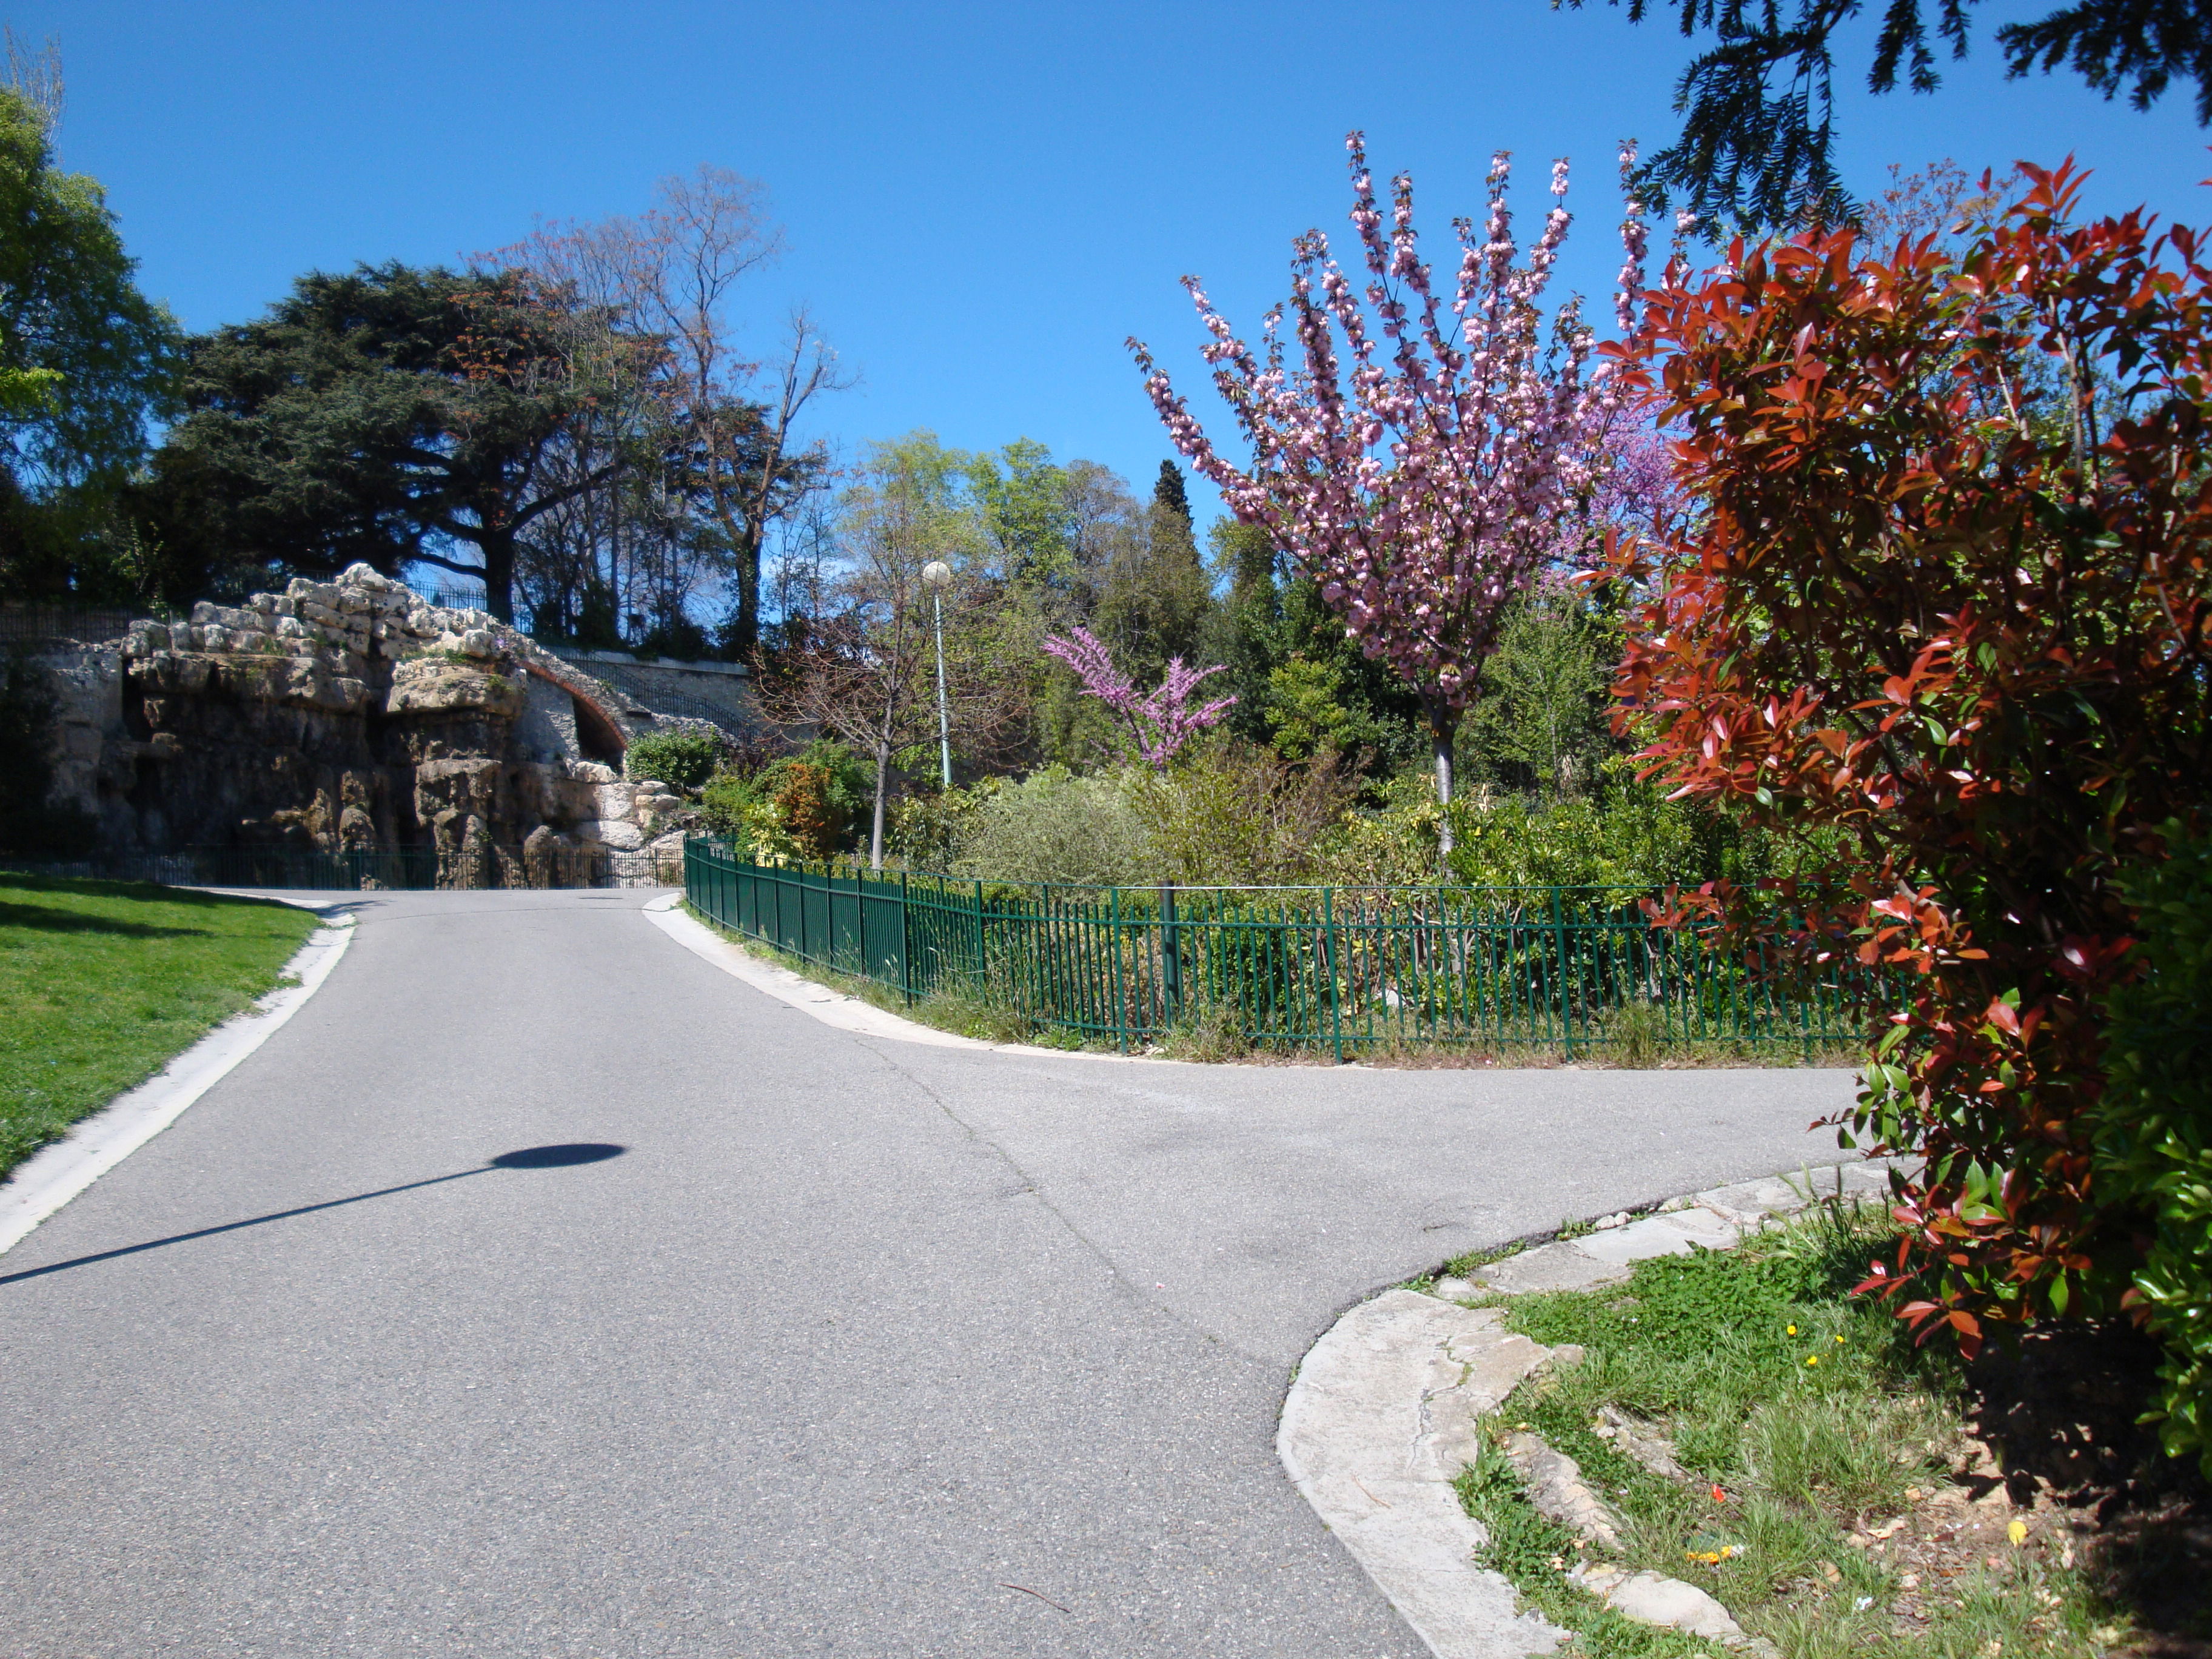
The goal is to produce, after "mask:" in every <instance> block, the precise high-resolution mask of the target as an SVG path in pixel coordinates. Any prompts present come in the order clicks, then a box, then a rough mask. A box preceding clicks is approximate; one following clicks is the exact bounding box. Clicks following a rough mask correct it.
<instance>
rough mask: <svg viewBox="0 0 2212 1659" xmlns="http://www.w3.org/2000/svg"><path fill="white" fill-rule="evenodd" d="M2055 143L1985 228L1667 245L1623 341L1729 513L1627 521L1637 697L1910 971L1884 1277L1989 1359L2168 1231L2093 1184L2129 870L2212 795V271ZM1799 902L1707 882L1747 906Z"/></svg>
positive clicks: (1687, 767) (1850, 939) (1804, 893)
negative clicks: (1890, 239)
mask: <svg viewBox="0 0 2212 1659" xmlns="http://www.w3.org/2000/svg"><path fill="white" fill-rule="evenodd" d="M2026 172H2027V174H2028V176H2029V177H2030V178H2031V179H2032V180H2033V185H2032V188H2030V189H2029V190H2028V191H2027V193H2026V194H2025V196H2024V197H2022V198H2021V200H2020V201H2018V202H2017V203H2015V204H2014V205H2013V206H2012V208H2011V209H2010V210H2009V211H2008V213H2006V214H2005V215H2004V216H2002V219H2001V220H2000V221H1999V222H1997V223H1996V224H1994V225H1992V226H1990V227H1989V228H1986V229H1984V231H1983V232H1981V233H1980V234H1978V236H1976V237H1975V238H1974V240H1972V245H1971V246H1967V247H1966V250H1965V251H1964V252H1960V253H1956V254H1954V253H1951V252H1946V251H1945V250H1944V249H1943V248H1942V247H1941V246H1938V245H1937V239H1936V238H1935V237H1933V236H1929V237H1926V238H1923V239H1922V240H1917V241H1913V240H1900V241H1899V243H1898V244H1897V245H1896V246H1894V247H1886V248H1868V247H1865V246H1862V245H1861V243H1860V241H1859V240H1858V239H1857V236H1856V235H1855V234H1853V233H1852V232H1850V231H1849V230H1844V231H1838V232H1835V233H1832V234H1808V235H1805V236H1802V237H1799V238H1797V239H1796V240H1792V241H1790V242H1787V243H1783V244H1778V245H1772V244H1770V245H1763V246H1756V247H1749V246H1745V245H1744V244H1743V243H1741V242H1738V243H1736V244H1735V246H1732V247H1731V248H1730V249H1729V253H1728V257H1727V259H1726V261H1725V262H1724V264H1723V265H1722V266H1721V267H1720V268H1719V269H1718V270H1714V271H1712V272H1711V273H1708V274H1705V275H1704V276H1697V275H1693V274H1692V273H1691V272H1689V271H1688V270H1685V269H1684V268H1683V267H1682V266H1681V265H1680V264H1679V263H1678V264H1674V265H1672V266H1670V268H1669V270H1668V274H1667V278H1666V281H1665V283H1664V285H1663V286H1662V287H1661V288H1660V289H1656V290H1655V291H1654V292H1653V293H1652V294H1651V295H1649V296H1648V299H1647V303H1646V306H1645V308H1644V315H1643V318H1642V320H1641V323H1640V325H1639V327H1638V331H1637V332H1636V334H1635V336H1634V337H1633V339H1632V341H1631V343H1629V344H1628V345H1627V346H1626V348H1625V349H1624V350H1623V354H1622V356H1623V362H1624V363H1625V365H1626V367H1628V368H1630V369H1631V370H1632V372H1633V374H1635V376H1636V378H1637V380H1638V382H1639V383H1640V384H1641V385H1642V386H1644V388H1646V389H1647V390H1648V391H1649V392H1650V394H1651V396H1652V398H1653V401H1654V403H1655V404H1656V412H1657V413H1658V416H1659V417H1660V419H1661V421H1662V423H1664V424H1665V426H1666V427H1667V428H1668V429H1670V430H1673V431H1675V432H1677V433H1679V434H1680V438H1679V441H1676V442H1675V444H1674V458H1675V462H1676V465H1677V468H1678V471H1679V475H1680V478H1681V480H1682V481H1683V483H1685V484H1686V485H1687V486H1689V487H1691V488H1692V489H1693V490H1694V491H1695V492H1696V493H1697V494H1698V495H1699V496H1701V497H1702V498H1703V500H1704V501H1705V505H1706V508H1707V513H1706V516H1705V517H1704V518H1703V519H1702V520H1699V522H1697V523H1696V524H1694V525H1692V526H1685V527H1683V528H1681V529H1680V530H1678V531H1676V532H1674V533H1672V534H1669V535H1666V536H1663V537H1657V538H1650V537H1647V538H1638V539H1637V540H1634V541H1632V542H1628V543H1626V544H1623V545H1622V546H1621V547H1620V550H1619V555H1618V560H1617V564H1616V571H1617V574H1618V575H1619V577H1620V580H1621V581H1622V582H1623V584H1624V585H1625V586H1626V591H1627V592H1630V593H1632V594H1633V595H1635V596H1638V598H1637V611H1636V614H1635V616H1634V617H1633V618H1632V623H1631V626H1630V628H1629V630H1628V641H1629V649H1628V654H1627V658H1626V661H1625V662H1624V664H1623V665H1622V668H1621V671H1620V678H1619V681H1618V683H1617V694H1618V696H1619V698H1620V714H1619V718H1620V721H1621V723H1622V726H1623V728H1624V729H1629V730H1635V731H1638V732H1641V733H1642V735H1643V736H1644V738H1646V739H1648V747H1647V748H1646V749H1645V750H1644V758H1645V759H1646V761H1647V762H1648V763H1649V765H1650V769H1651V770H1652V772H1653V773H1654V774H1655V775H1657V776H1658V777H1659V778H1660V779H1662V781H1663V783H1664V785H1665V787H1668V788H1669V789H1670V790H1672V791H1674V793H1679V794H1683V795H1687V796H1691V797H1698V798H1703V799H1710V800H1715V801H1723V802H1730V803H1734V804H1735V805H1736V806H1737V807H1738V809H1739V810H1741V811H1742V812H1743V813H1744V814H1745V815H1746V816H1747V818H1749V819H1750V820H1751V821H1752V822H1753V823H1759V824H1763V825H1765V826H1766V827H1768V828H1769V829H1772V830H1773V831H1774V832H1776V833H1778V834H1779V835H1783V836H1800V835H1802V834H1804V833H1806V832H1808V831H1812V830H1818V831H1820V832H1822V833H1826V834H1829V835H1832V836H1837V837H1838V839H1839V840H1840V842H1841V843H1842V848H1843V851H1842V854H1841V855H1840V856H1838V857H1836V858H1834V859H1832V860H1829V861H1827V862H1826V863H1825V864H1824V865H1822V866H1819V867H1817V868H1814V869H1810V870H1808V871H1807V872H1803V873H1802V875H1801V877H1800V878H1798V879H1796V880H1793V881H1790V882H1787V883H1784V884H1783V885H1782V888H1781V891H1780V893H1779V895H1778V896H1779V897H1780V899H1781V900H1782V901H1783V905H1782V908H1783V909H1784V910H1785V911H1786V912H1788V913H1789V914H1790V915H1793V916H1794V917H1796V918H1798V919H1799V921H1800V923H1801V925H1799V926H1797V927H1795V928H1794V929H1793V930H1792V931H1791V932H1790V935H1789V937H1788V939H1787V940H1786V943H1788V944H1789V945H1791V946H1793V947H1794V948H1795V949H1796V951H1797V953H1798V959H1799V960H1800V961H1801V962H1802V963H1806V964H1808V965H1810V966H1818V965H1819V964H1820V963H1825V962H1826V961H1827V960H1828V959H1830V958H1831V957H1833V956H1834V955H1835V954H1836V953H1838V952H1845V951H1849V952H1852V953H1855V954H1856V956H1857V958H1858V959H1859V960H1860V961H1861V962H1862V963H1866V964H1868V965H1869V966H1875V965H1880V966H1882V967H1886V968H1888V969H1893V970H1895V971H1896V974H1897V975H1898V977H1897V978H1894V979H1893V980H1891V981H1889V982H1891V983H1899V982H1900V981H1901V982H1904V983H1906V984H1908V985H1909V987H1910V989H1909V992H1908V993H1907V994H1905V995H1904V996H1903V997H1902V998H1901V999H1900V1000H1899V1002H1898V1003H1897V1004H1896V1005H1894V1006H1892V1007H1890V1008H1888V1009H1887V1011H1886V1012H1884V1014H1883V1016H1882V1018H1881V1022H1880V1027H1879V1029H1880V1031H1881V1036H1880V1041H1879V1042H1878V1044H1877V1045H1876V1052H1875V1063H1874V1064H1872V1065H1870V1066H1869V1067H1868V1068H1867V1071H1866V1087H1865V1091H1864V1093H1863V1096H1862V1097H1861V1100H1860V1103H1859V1106H1858V1109H1857V1112H1856V1113H1855V1114H1854V1115H1852V1117H1851V1119H1850V1134H1851V1135H1853V1136H1854V1137H1856V1138H1857V1139H1860V1140H1862V1141H1865V1142H1871V1143H1873V1144H1874V1145H1875V1146H1879V1147H1881V1148H1886V1149H1889V1150H1893V1151H1896V1152H1905V1153H1912V1154H1920V1155H1924V1157H1925V1158H1926V1166H1925V1172H1924V1174H1921V1175H1918V1176H1914V1177H1911V1178H1905V1177H1899V1189H1898V1200H1899V1205H1898V1214H1899V1218H1901V1219H1902V1220H1904V1221H1905V1223H1906V1224H1907V1226H1908V1229H1909V1231H1908V1232H1907V1235H1906V1237H1905V1241H1904V1243H1902V1245H1901V1246H1900V1248H1899V1254H1898V1255H1897V1257H1896V1258H1895V1260H1893V1261H1887V1262H1885V1263H1883V1264H1881V1270H1880V1271H1879V1272H1878V1273H1877V1274H1876V1276H1875V1279H1872V1280H1870V1281H1869V1285H1872V1286H1874V1287H1876V1288H1880V1289H1881V1290H1882V1291H1885V1292H1886V1293H1889V1294H1893V1295H1895V1296H1896V1297H1898V1299H1899V1306H1900V1311H1901V1312H1902V1313H1903V1314H1904V1316H1905V1317H1906V1318H1907V1319H1908V1320H1910V1321H1911V1322H1912V1323H1913V1324H1914V1325H1915V1327H1916V1328H1918V1329H1919V1330H1920V1331H1921V1333H1922V1334H1923V1336H1925V1335H1926V1334H1932V1333H1933V1332H1934V1331H1935V1330H1936V1329H1939V1328H1948V1329H1950V1330H1951V1331H1953V1332H1955V1333H1956V1334H1957V1335H1958V1336H1959V1338H1960V1340H1961V1342H1962V1345H1963V1346H1966V1348H1967V1349H1968V1350H1970V1351H1971V1350H1972V1348H1973V1347H1974V1346H1976V1345H1977V1344H1978V1342H1979V1340H1981V1337H1982V1334H1983V1331H1984V1327H1985V1325H1986V1324H1987V1323H1988V1322H1991V1321H1997V1322H2020V1321H2023V1320H2026V1319H2028V1318H2031V1317H2033V1316H2035V1315H2036V1314H2038V1313H2039V1312H2042V1311H2045V1310H2049V1311H2055V1312H2062V1313H2063V1312H2066V1311H2068V1310H2080V1309H2083V1308H2085V1307H2097V1306H2110V1305H2111V1304H2112V1302H2113V1301H2114V1300H2115V1299H2116V1298H2117V1296H2118V1291H2120V1289H2121V1288H2122V1287H2124V1285H2126V1284H2127V1283H2128V1280H2129V1278H2130V1273H2131V1272H2132V1270H2133V1269H2134V1268H2135V1267H2136V1265H2137V1264H2138V1262H2139V1260H2140V1255H2139V1247H2138V1245H2137V1243H2136V1241H2135V1240H2134V1238H2133V1237H2131V1232H2130V1228H2129V1227H2128V1225H2126V1219H2127V1218H2125V1217H2124V1216H2123V1215H2121V1214H2118V1213H2116V1212H2114V1211H2113V1210H2112V1208H2111V1207H2110V1206H2108V1205H2107V1204H2106V1201H2105V1195H2104V1194H2102V1193H2101V1192H2100V1190H2099V1189H2098V1188H2097V1186H2096V1185H2095V1183H2094V1182H2093V1179H2092V1162H2093V1160H2092V1152H2093V1146H2092V1134H2091V1126H2092V1124H2093V1121H2095V1120H2094V1113H2095V1109H2096V1107H2097V1104H2098V1101H2099V1098H2100V1094H2101V1093H2102V1091H2103V1089H2104V1086H2105V1077H2106V1073H2105V1040H2104V1035H2103V1030H2102V1027H2101V1023H2100V1018H2099V1010H2100V1006H2101V1003H2102V1001H2103V999H2104V998H2105V996H2106V994H2107V993H2109V992H2110V991H2111V989H2112V987H2113V986H2114V984H2115V983H2116V982H2118V981H2119V980H2121V979H2123V978H2124V977H2125V976H2126V975H2127V974H2128V973H2129V972H2130V966H2131V964H2130V939H2131V936H2132V934H2133V933H2134V931H2135V927H2136V916H2135V907H2134V906H2133V904H2132V903H2130V901H2129V899H2128V898H2127V896H2126V892H2125V890H2124V886H2123V885H2122V884H2121V881H2122V878H2125V877H2126V876H2128V874H2129V873H2130V872H2131V871H2139V870H2141V869H2142V868H2143V867H2145V866H2148V865H2151V864H2154V863H2156V862H2157V861H2158V860H2161V859H2162V858H2164V857H2165V855H2166V836H2165V832H2164V831H2163V830H2162V829H2160V825H2162V824H2164V823H2166V822H2167V821H2168V820H2169V819H2173V818H2177V817H2179V818H2180V819H2181V820H2183V821H2184V822H2185V823H2187V824H2189V825H2191V826H2192V827H2195V826H2198V825H2201V824H2202V823H2203V821H2204V818H2205V816H2206V809H2207V805H2208V799H2207V795H2208V789H2212V722H2208V715H2212V707H2208V703H2212V664H2208V661H2207V656H2206V643H2207V641H2206V632H2207V629H2208V626H2212V495H2208V485H2212V472H2208V471H2207V469H2206V468H2205V467H2204V465H2203V453H2204V451H2203V446H2204V437H2205V429H2206V418H2207V415H2208V397H2209V396H2212V394H2208V392H2207V387H2208V386H2212V334H2209V333H2208V329H2207V323H2208V320H2212V311H2208V305H2207V301H2208V279H2212V270H2208V268H2207V266H2206V265H2205V264H2203V262H2202V260H2201V259H2200V258H2199V245H2198V242H2197V238H2196V236H2195V235H2194V234H2192V233H2191V232H2189V231H2187V230H2185V229H2182V228H2175V229H2173V230H2171V231H2169V232H2167V233H2166V234H2165V235H2163V236H2154V235H2153V234H2152V232H2151V229H2150V228H2149V227H2148V225H2147V224H2146V223H2145V222H2144V221H2143V219H2142V216H2141V214H2140V213H2131V214H2129V215H2126V216H2123V217H2119V218H2106V219H2101V220H2098V221H2095V222H2092V223H2087V224H2083V225H2079V226H2076V225H2072V224H2069V222H2068V219H2069V214H2070V212H2071V210H2072V209H2073V207H2074V205H2075V199H2076V197H2077V195H2078V192H2079V190H2080V186H2081V179H2080V178H2079V176H2078V175H2076V174H2075V173H2074V172H2073V171H2072V170H2071V169H2070V168H2069V167H2062V168H2060V169H2059V170H2058V171H2057V172H2056V173H2046V172H2043V171H2040V170H2038V169H2033V168H2028V169H2026ZM1776 897H1777V896H1776V895H1754V894H1752V893H1749V892H1747V891H1745V890H1741V889H1740V888H1738V889H1731V888H1729V886H1727V885H1726V884H1716V885H1714V886H1711V887H1709V888H1708V889H1707V890H1705V891H1704V892H1703V893H1701V894H1699V895H1695V896H1692V900H1691V901H1690V902H1691V904H1692V905H1693V906H1695V907H1697V908H1702V909H1704V910H1705V911H1707V912H1709V913H1711V914H1715V915H1720V916H1723V917H1726V918H1728V919H1729V920H1731V921H1733V922H1734V923H1735V925H1736V926H1738V927H1740V928H1743V929H1751V928H1753V927H1756V926H1757V924H1758V921H1759V918H1760V917H1762V916H1764V915H1770V914H1772V913H1773V911H1774V910H1775V908H1776V902H1775V901H1776Z"/></svg>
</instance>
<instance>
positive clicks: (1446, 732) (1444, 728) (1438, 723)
mask: <svg viewBox="0 0 2212 1659" xmlns="http://www.w3.org/2000/svg"><path fill="white" fill-rule="evenodd" d="M1427 713H1428V716H1429V747H1430V750H1431V752H1432V753H1433V754H1434V755H1435V756H1436V762H1437V806H1438V807H1439V808H1440V809H1442V810H1441V811H1440V813H1439V815H1438V817H1437V860H1438V862H1439V863H1440V864H1442V865H1443V867H1444V870H1445V872H1446V873H1447V874H1449V872H1450V866H1449V863H1448V862H1447V861H1448V860H1449V859H1450V857H1451V850H1452V821H1451V799H1452V738H1454V737H1455V735H1456V734H1457V732H1458V729H1459V722H1458V721H1457V720H1455V719H1453V718H1452V711H1451V710H1450V709H1448V708H1443V707H1441V706H1438V707H1434V708H1430V709H1429V710H1428V711H1427Z"/></svg>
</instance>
